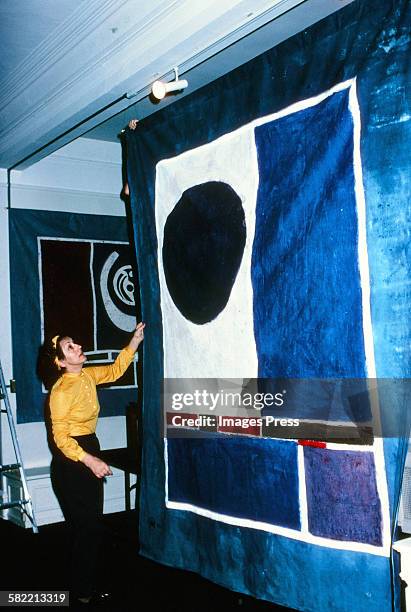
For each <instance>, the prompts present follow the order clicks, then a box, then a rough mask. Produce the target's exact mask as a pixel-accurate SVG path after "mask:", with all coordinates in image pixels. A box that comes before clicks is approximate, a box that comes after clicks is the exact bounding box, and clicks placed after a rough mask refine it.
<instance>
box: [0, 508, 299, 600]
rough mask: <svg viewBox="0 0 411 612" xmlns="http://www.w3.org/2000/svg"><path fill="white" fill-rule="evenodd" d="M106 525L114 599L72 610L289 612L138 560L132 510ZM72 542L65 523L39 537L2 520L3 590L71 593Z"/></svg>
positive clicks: (107, 580) (107, 577) (106, 567)
mask: <svg viewBox="0 0 411 612" xmlns="http://www.w3.org/2000/svg"><path fill="white" fill-rule="evenodd" d="M105 523H106V526H107V528H108V529H109V531H110V533H111V540H112V541H111V544H110V546H108V547H107V550H106V551H105V555H104V559H103V570H102V572H103V574H104V576H103V578H104V580H103V583H104V584H105V585H106V588H107V590H109V591H110V592H111V593H112V598H111V599H110V600H109V601H107V602H105V603H104V604H99V605H98V606H96V605H91V604H89V605H84V604H83V605H79V604H75V603H74V602H72V603H71V604H70V609H72V610H78V609H81V610H87V609H89V610H90V609H97V608H98V609H105V610H112V611H113V612H114V611H115V612H128V611H130V612H131V611H138V612H146V611H151V610H160V611H162V612H183V611H184V612H186V611H187V612H188V611H189V612H197V611H200V610H201V611H202V610H204V611H205V610H207V611H208V610H209V611H212V610H214V609H220V610H224V612H231V611H234V610H235V611H236V612H241V611H242V610H256V611H257V612H260V611H261V612H263V611H264V612H281V611H282V612H285V611H286V610H288V608H283V607H279V606H276V605H274V604H271V603H268V602H264V601H261V600H257V599H254V598H252V597H248V596H245V595H243V594H241V593H235V592H233V591H229V590H228V589H225V588H223V587H220V586H218V585H216V584H214V583H212V582H209V581H208V580H205V579H204V578H202V577H201V576H198V575H197V574H193V573H191V572H186V571H182V570H176V569H173V568H169V567H166V566H164V565H160V564H158V563H154V562H152V561H150V560H148V559H146V558H144V557H142V556H140V555H139V554H138V552H137V551H138V533H137V516H136V513H135V512H134V511H130V512H120V513H117V514H110V515H105ZM68 540H69V533H68V530H67V528H66V525H65V523H57V524H54V525H45V526H43V527H40V529H39V534H38V535H34V534H33V533H32V531H31V530H29V529H22V528H20V527H17V526H16V525H14V524H12V523H10V522H8V521H4V520H0V541H1V548H2V562H1V574H0V575H1V590H11V589H16V590H19V591H22V590H36V591H38V590H41V589H44V590H53V589H56V590H69V575H68V570H67V568H68V567H69V563H68ZM13 609H16V608H15V607H14V608H13ZM20 609H23V608H22V607H21V608H20ZM24 609H27V608H24ZM35 609H44V610H46V609H47V610H50V608H49V607H48V608H38V607H36V608H35ZM60 609H62V610H64V609H67V608H60Z"/></svg>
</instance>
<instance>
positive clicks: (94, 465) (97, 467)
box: [80, 453, 113, 478]
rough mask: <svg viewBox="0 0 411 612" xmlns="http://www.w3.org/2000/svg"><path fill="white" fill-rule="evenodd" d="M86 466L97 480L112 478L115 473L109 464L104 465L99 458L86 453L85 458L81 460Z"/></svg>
mask: <svg viewBox="0 0 411 612" xmlns="http://www.w3.org/2000/svg"><path fill="white" fill-rule="evenodd" d="M80 461H82V462H83V463H84V465H86V466H87V467H88V468H89V469H90V470H91V471H92V472H93V474H94V476H97V478H104V476H112V475H113V472H112V471H111V469H110V466H109V465H107V463H104V461H102V460H101V459H99V458H98V457H94V455H90V454H89V453H86V454H85V455H84V457H83V458H82V459H81V460H80Z"/></svg>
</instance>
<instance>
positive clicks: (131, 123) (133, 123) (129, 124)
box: [128, 119, 138, 130]
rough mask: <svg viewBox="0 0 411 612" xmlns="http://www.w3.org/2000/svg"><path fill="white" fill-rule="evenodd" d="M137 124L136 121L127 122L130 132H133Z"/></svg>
mask: <svg viewBox="0 0 411 612" xmlns="http://www.w3.org/2000/svg"><path fill="white" fill-rule="evenodd" d="M137 123H138V119H131V120H130V121H129V122H128V127H129V128H130V130H135V129H136V127H137Z"/></svg>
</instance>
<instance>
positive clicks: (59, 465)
mask: <svg viewBox="0 0 411 612" xmlns="http://www.w3.org/2000/svg"><path fill="white" fill-rule="evenodd" d="M73 437H74V439H75V440H77V442H78V443H79V445H80V446H81V448H82V449H83V450H85V451H86V452H87V453H90V455H95V456H98V455H99V451H100V444H99V441H98V439H97V436H96V435H95V434H90V435H87V436H73ZM51 478H52V483H53V487H54V491H55V493H56V495H57V498H58V500H59V503H60V506H61V509H62V511H63V514H64V517H65V519H66V521H67V523H68V524H69V526H70V527H71V531H72V533H71V543H72V551H71V559H72V562H71V582H72V585H71V586H72V590H73V592H74V593H73V594H74V595H75V596H78V597H81V596H88V595H91V593H92V592H93V590H94V589H98V588H99V586H100V585H99V584H98V575H99V569H100V568H99V561H100V560H101V552H102V543H103V526H102V516H103V500H104V489H103V486H104V485H103V479H102V478H97V477H96V476H94V474H93V472H92V471H91V470H90V469H89V468H88V467H86V466H85V465H84V463H82V462H81V461H72V460H71V459H68V458H67V457H64V456H62V455H58V456H55V457H53V460H52V463H51Z"/></svg>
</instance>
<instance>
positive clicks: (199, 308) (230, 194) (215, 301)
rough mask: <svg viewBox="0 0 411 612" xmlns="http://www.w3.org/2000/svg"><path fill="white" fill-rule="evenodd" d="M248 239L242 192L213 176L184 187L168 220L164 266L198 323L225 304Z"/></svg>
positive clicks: (176, 296)
mask: <svg viewBox="0 0 411 612" xmlns="http://www.w3.org/2000/svg"><path fill="white" fill-rule="evenodd" d="M245 241H246V226H245V215H244V210H243V206H242V204H241V199H240V197H239V196H238V195H237V194H236V192H235V191H234V189H233V188H232V187H230V185H227V183H223V182H217V181H210V182H208V183H203V184H201V185H195V186H194V187H190V188H189V189H187V190H186V191H184V193H183V195H182V196H181V198H180V200H179V201H178V203H177V204H176V206H175V207H174V209H173V210H172V211H171V213H170V214H169V216H168V218H167V221H166V224H165V226H164V242H163V267H164V274H165V278H166V283H167V287H168V290H169V292H170V295H171V297H172V299H173V301H174V304H175V305H176V307H177V308H178V309H179V311H180V312H181V314H182V315H183V316H184V317H185V318H186V319H188V320H189V321H192V322H193V323H196V324H198V325H203V324H204V323H208V322H209V321H212V320H213V319H215V318H216V317H217V315H218V314H219V313H220V312H221V311H222V310H224V308H225V306H226V304H227V302H228V299H229V297H230V293H231V289H232V288H233V285H234V281H235V279H236V276H237V273H238V270H239V268H240V264H241V259H242V257H243V252H244V247H245Z"/></svg>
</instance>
